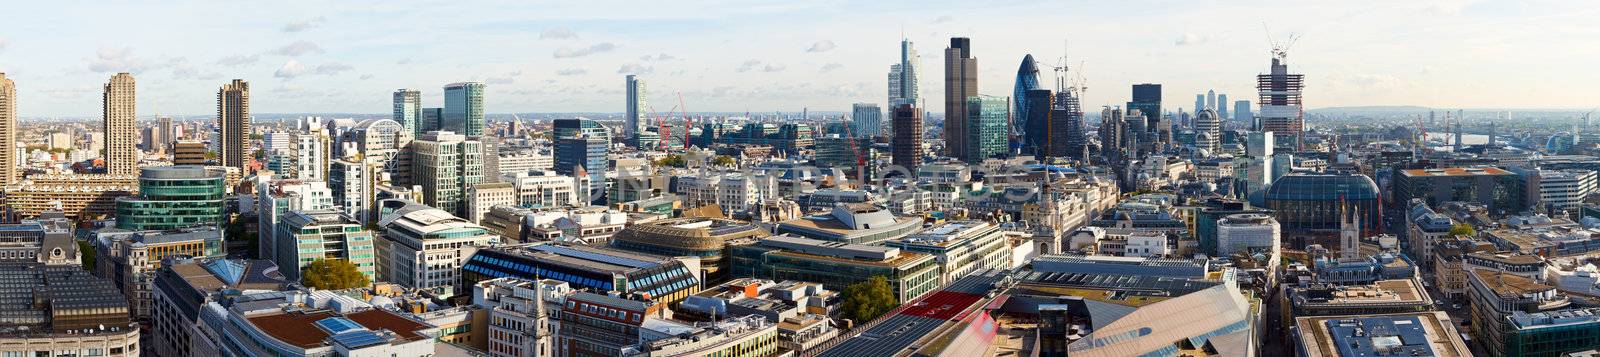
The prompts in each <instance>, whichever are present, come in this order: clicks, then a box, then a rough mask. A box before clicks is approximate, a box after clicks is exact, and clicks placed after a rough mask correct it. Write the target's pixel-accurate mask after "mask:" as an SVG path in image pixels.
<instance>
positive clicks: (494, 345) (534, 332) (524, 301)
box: [472, 277, 572, 357]
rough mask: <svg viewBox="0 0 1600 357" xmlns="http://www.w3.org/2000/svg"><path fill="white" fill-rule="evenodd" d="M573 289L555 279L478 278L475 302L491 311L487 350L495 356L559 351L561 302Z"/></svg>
mask: <svg viewBox="0 0 1600 357" xmlns="http://www.w3.org/2000/svg"><path fill="white" fill-rule="evenodd" d="M570 293H572V287H571V286H570V285H568V284H567V283H566V282H563V281H559V280H553V279H545V280H542V281H537V282H535V281H531V280H526V279H519V278H514V277H507V278H498V279H490V280H484V281H481V282H478V284H477V285H475V286H473V288H472V304H473V305H474V306H477V307H480V308H483V309H485V310H488V311H489V322H488V323H487V325H488V327H489V330H488V334H487V337H488V344H487V346H488V347H487V349H488V350H487V351H485V352H488V353H489V355H490V356H494V357H524V356H528V357H544V356H555V355H557V354H558V353H557V351H558V348H559V347H558V346H556V344H555V332H556V331H559V330H560V328H561V306H562V305H563V304H565V300H566V296H567V294H570Z"/></svg>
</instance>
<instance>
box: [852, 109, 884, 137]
mask: <svg viewBox="0 0 1600 357" xmlns="http://www.w3.org/2000/svg"><path fill="white" fill-rule="evenodd" d="M850 118H851V123H852V125H854V127H853V128H851V130H853V131H854V132H853V133H852V134H854V135H853V136H855V137H858V138H869V137H874V136H878V135H879V134H882V133H883V108H879V107H878V105H877V104H873V103H856V104H853V105H851V106H850Z"/></svg>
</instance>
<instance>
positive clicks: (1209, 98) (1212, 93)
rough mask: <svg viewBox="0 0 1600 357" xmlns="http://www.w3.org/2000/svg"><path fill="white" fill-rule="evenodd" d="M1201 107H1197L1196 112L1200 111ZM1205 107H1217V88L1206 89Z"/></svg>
mask: <svg viewBox="0 0 1600 357" xmlns="http://www.w3.org/2000/svg"><path fill="white" fill-rule="evenodd" d="M1201 109H1202V108H1195V110H1194V112H1195V113H1199V112H1200V110H1201ZM1203 109H1217V91H1216V90H1206V107H1205V108H1203Z"/></svg>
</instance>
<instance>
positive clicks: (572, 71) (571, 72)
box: [556, 68, 589, 76]
mask: <svg viewBox="0 0 1600 357" xmlns="http://www.w3.org/2000/svg"><path fill="white" fill-rule="evenodd" d="M586 73H589V70H587V69H582V68H568V69H563V70H559V71H556V75H557V76H577V75H582V74H586Z"/></svg>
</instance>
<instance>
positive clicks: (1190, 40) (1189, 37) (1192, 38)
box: [1173, 32, 1211, 46]
mask: <svg viewBox="0 0 1600 357" xmlns="http://www.w3.org/2000/svg"><path fill="white" fill-rule="evenodd" d="M1206 42H1211V35H1207V34H1197V33H1192V32H1191V33H1186V34H1183V36H1181V37H1178V40H1177V41H1173V43H1174V44H1176V45H1178V46H1188V45H1198V44H1202V43H1206Z"/></svg>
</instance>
